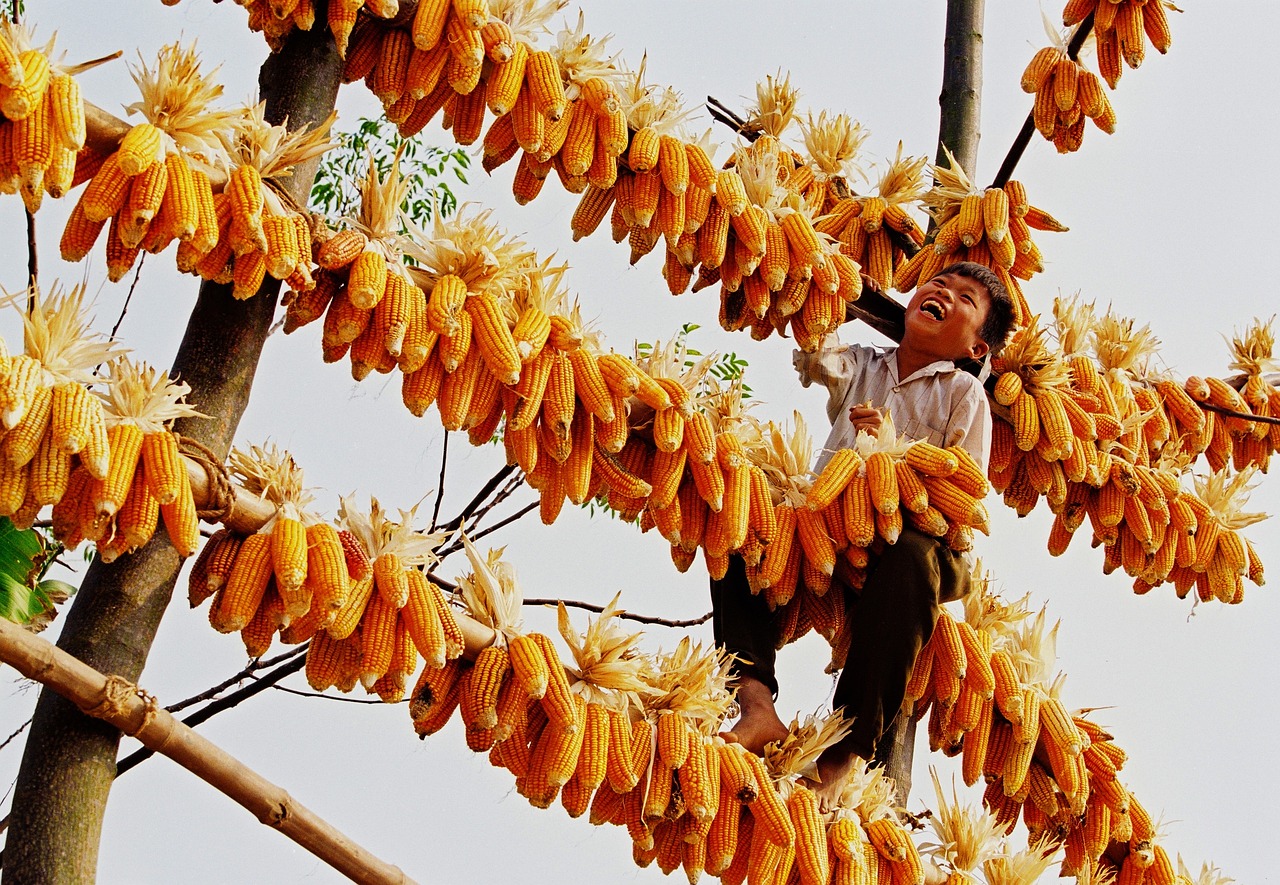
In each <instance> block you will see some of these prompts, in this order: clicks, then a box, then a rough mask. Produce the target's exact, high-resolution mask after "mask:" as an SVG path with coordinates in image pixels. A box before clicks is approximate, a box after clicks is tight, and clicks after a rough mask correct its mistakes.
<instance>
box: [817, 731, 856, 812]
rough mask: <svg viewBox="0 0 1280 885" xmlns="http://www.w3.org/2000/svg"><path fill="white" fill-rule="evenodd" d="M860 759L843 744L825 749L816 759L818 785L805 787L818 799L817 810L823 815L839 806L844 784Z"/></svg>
mask: <svg viewBox="0 0 1280 885" xmlns="http://www.w3.org/2000/svg"><path fill="white" fill-rule="evenodd" d="M860 758H861V757H860V756H858V754H857V753H855V752H854V751H853V749H852V748H850V747H847V746H845V745H844V744H842V743H841V744H835V745H833V746H830V747H827V749H825V750H823V751H822V755H821V756H819V757H818V778H819V779H820V783H816V784H815V783H812V782H809V781H808V779H807V778H806V786H808V787H809V788H810V789H811V790H813V792H814V794H815V795H816V796H817V798H818V810H819V811H820V812H822V813H823V814H826V813H827V812H829V811H834V810H835V809H836V807H837V806H838V805H839V804H840V794H841V793H842V792H843V791H844V783H845V780H846V779H847V778H848V776H849V773H850V772H851V771H853V767H854V766H855V765H856V764H857V762H858V759H860Z"/></svg>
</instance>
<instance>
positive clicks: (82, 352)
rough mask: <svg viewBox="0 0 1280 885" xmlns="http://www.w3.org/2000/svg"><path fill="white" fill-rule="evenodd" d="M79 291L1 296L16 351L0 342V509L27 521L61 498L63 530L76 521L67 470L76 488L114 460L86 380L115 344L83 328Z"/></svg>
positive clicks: (101, 475)
mask: <svg viewBox="0 0 1280 885" xmlns="http://www.w3.org/2000/svg"><path fill="white" fill-rule="evenodd" d="M84 292H85V289H84V285H83V284H81V285H77V286H73V287H72V288H71V289H70V290H69V291H67V292H65V293H64V292H63V291H61V290H60V289H59V288H58V287H57V286H56V285H55V287H54V289H53V291H52V292H51V293H50V294H49V295H47V296H44V295H42V294H41V292H40V290H39V288H38V287H32V288H31V289H29V290H26V291H24V292H19V293H17V294H13V295H9V296H7V297H6V298H5V303H6V304H7V306H10V307H12V308H14V309H15V310H17V311H20V312H21V316H22V325H23V352H22V353H18V354H14V355H12V356H10V355H9V352H8V349H7V348H3V345H2V344H0V348H3V356H2V357H0V367H2V368H0V515H3V516H8V517H10V518H11V519H12V520H13V522H14V523H15V524H16V525H19V526H22V527H30V526H31V524H32V523H33V522H34V521H35V519H36V516H37V514H38V513H39V512H40V510H41V508H43V507H45V506H48V505H57V504H59V503H60V502H65V503H64V504H63V508H62V510H59V511H58V512H57V513H55V534H58V535H60V536H63V537H67V536H68V533H70V532H71V529H72V528H73V527H74V526H75V525H78V524H79V523H80V518H79V514H78V513H77V514H76V515H75V516H74V518H72V514H71V513H70V511H71V510H72V509H73V508H78V507H79V506H80V505H81V496H76V497H69V496H68V494H67V492H68V488H69V484H70V481H71V477H72V474H73V473H76V472H77V471H79V472H82V473H84V474H85V476H86V478H85V479H84V480H81V481H80V486H81V488H83V487H84V483H87V482H88V481H89V478H91V479H92V480H94V481H95V482H98V483H101V482H104V481H105V480H106V479H107V478H108V476H109V474H110V472H111V467H112V461H113V460H114V453H113V452H112V451H111V444H110V441H109V435H108V433H107V420H106V413H105V410H104V409H103V402H102V400H101V399H99V398H98V397H96V396H94V395H93V393H91V392H90V390H89V385H90V384H93V383H95V382H96V381H99V379H96V378H95V377H94V369H95V367H96V366H98V365H99V364H101V363H105V362H109V361H111V360H113V359H116V358H117V357H118V356H119V355H120V353H121V349H120V347H119V345H117V344H116V343H115V342H113V341H110V340H107V339H106V337H105V336H103V335H101V334H99V333H97V332H93V331H91V330H90V328H89V326H90V323H91V322H92V320H91V318H90V317H89V316H88V315H87V306H86V305H85V303H84ZM86 506H89V505H87V504H86ZM90 521H92V517H91V520H90ZM77 543H78V541H77ZM71 546H74V545H71Z"/></svg>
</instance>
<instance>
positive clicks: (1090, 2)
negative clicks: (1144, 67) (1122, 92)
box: [1062, 0, 1182, 89]
mask: <svg viewBox="0 0 1280 885" xmlns="http://www.w3.org/2000/svg"><path fill="white" fill-rule="evenodd" d="M1181 11H1182V10H1181V9H1179V8H1178V7H1177V6H1175V5H1174V4H1173V3H1172V2H1170V0H1151V2H1148V0H1067V4H1066V7H1065V8H1064V9H1063V11H1062V23H1063V24H1064V25H1066V26H1067V27H1072V26H1074V25H1078V24H1080V23H1081V22H1083V21H1084V20H1085V18H1087V17H1088V16H1089V15H1092V16H1093V36H1094V38H1095V40H1096V43H1097V53H1098V72H1099V73H1101V74H1102V76H1103V78H1104V79H1105V80H1106V81H1107V85H1109V86H1110V87H1111V88H1112V89H1115V88H1116V83H1118V82H1119V81H1120V74H1121V73H1122V71H1123V69H1122V68H1121V67H1120V60H1121V59H1124V63H1125V64H1127V65H1128V66H1129V67H1131V68H1135V69H1136V68H1137V67H1138V66H1139V65H1141V64H1142V59H1143V57H1144V56H1145V55H1146V51H1147V41H1148V40H1150V41H1151V46H1152V48H1153V49H1155V50H1156V51H1157V52H1159V53H1160V54H1161V55H1164V54H1165V53H1166V52H1168V51H1169V46H1170V44H1171V43H1172V42H1173V40H1172V36H1171V35H1170V33H1169V18H1168V14H1169V13H1170V12H1181Z"/></svg>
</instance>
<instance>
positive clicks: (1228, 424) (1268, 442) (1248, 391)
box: [1187, 319, 1280, 473]
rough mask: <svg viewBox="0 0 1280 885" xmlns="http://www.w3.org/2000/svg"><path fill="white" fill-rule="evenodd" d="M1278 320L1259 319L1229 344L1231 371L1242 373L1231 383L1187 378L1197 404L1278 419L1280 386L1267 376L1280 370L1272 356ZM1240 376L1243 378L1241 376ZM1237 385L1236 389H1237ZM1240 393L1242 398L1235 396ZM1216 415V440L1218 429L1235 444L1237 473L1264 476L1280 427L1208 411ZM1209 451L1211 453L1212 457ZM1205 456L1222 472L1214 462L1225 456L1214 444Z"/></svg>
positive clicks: (1278, 444)
mask: <svg viewBox="0 0 1280 885" xmlns="http://www.w3.org/2000/svg"><path fill="white" fill-rule="evenodd" d="M1273 322H1274V319H1271V320H1268V321H1267V322H1265V323H1264V322H1262V321H1261V320H1257V319H1255V320H1254V321H1253V322H1252V323H1251V324H1250V325H1249V327H1248V328H1247V329H1246V330H1245V333H1244V334H1243V335H1240V334H1236V335H1234V336H1233V337H1232V339H1231V357H1232V358H1231V362H1230V363H1229V364H1228V365H1229V368H1231V369H1233V370H1234V371H1236V372H1239V373H1240V376H1236V377H1234V378H1232V379H1230V380H1229V381H1228V382H1221V381H1219V379H1217V378H1213V379H1208V378H1206V379H1204V381H1203V383H1201V382H1199V381H1195V380H1193V379H1190V378H1189V379H1187V391H1188V393H1190V394H1191V396H1192V398H1193V399H1195V400H1196V401H1197V402H1198V403H1208V404H1210V405H1212V406H1215V407H1217V408H1223V409H1226V410H1228V411H1231V412H1236V413H1237V414H1239V415H1257V416H1258V417H1259V418H1263V419H1276V418H1280V387H1276V385H1275V384H1273V383H1272V382H1271V381H1269V380H1267V378H1266V375H1267V374H1273V375H1274V373H1275V372H1277V371H1280V364H1277V362H1276V360H1275V359H1274V356H1273V351H1274V349H1275V343H1276V339H1275V333H1274V332H1272V330H1271V324H1272V323H1273ZM1241 376H1242V377H1241ZM1237 384H1238V385H1239V387H1238V388H1237V386H1236V385H1237ZM1237 389H1238V391H1239V395H1235V396H1233V395H1232V393H1231V392H1232V391H1236V390H1237ZM1210 414H1212V415H1213V420H1214V426H1215V430H1214V431H1213V433H1214V435H1215V437H1219V436H1220V435H1221V432H1220V431H1218V430H1217V429H1216V428H1217V424H1218V423H1221V424H1222V425H1223V429H1224V430H1226V432H1227V434H1228V435H1229V436H1230V439H1231V463H1232V466H1233V467H1234V468H1235V469H1236V470H1244V469H1245V468H1246V467H1253V466H1256V467H1258V468H1259V469H1260V470H1262V472H1263V473H1266V472H1267V467H1268V464H1269V462H1270V459H1271V453H1272V452H1274V451H1280V423H1272V422H1268V421H1266V420H1263V421H1252V422H1251V421H1249V420H1248V419H1247V418H1243V417H1240V418H1233V417H1227V416H1224V415H1223V414H1222V413H1211V412H1209V411H1207V410H1206V411H1205V418H1206V420H1207V419H1208V417H1209V415H1210ZM1211 452H1212V453H1213V454H1211ZM1205 456H1206V457H1207V458H1209V459H1210V462H1209V466H1210V467H1211V468H1213V469H1214V470H1221V469H1222V466H1225V465H1224V464H1218V463H1215V462H1216V461H1217V460H1218V459H1219V458H1220V457H1221V453H1220V451H1219V447H1218V446H1215V445H1214V444H1213V443H1212V442H1211V443H1210V446H1209V450H1207V451H1206V452H1205Z"/></svg>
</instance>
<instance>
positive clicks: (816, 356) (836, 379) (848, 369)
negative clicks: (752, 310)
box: [791, 334, 859, 424]
mask: <svg viewBox="0 0 1280 885" xmlns="http://www.w3.org/2000/svg"><path fill="white" fill-rule="evenodd" d="M858 361H859V349H858V348H856V347H849V346H848V345H846V344H844V343H842V342H841V341H840V338H839V336H837V335H835V334H831V335H828V336H826V337H825V338H824V339H823V340H822V346H821V347H819V348H818V349H817V351H815V352H814V353H805V352H804V351H801V350H797V351H793V352H792V355H791V364H792V365H793V366H794V367H795V370H796V372H797V373H798V374H799V375H800V384H801V386H803V387H808V386H809V385H810V384H813V383H814V382H815V381H816V382H817V383H819V384H821V385H823V386H824V387H826V388H827V420H829V421H830V422H831V423H832V424H834V423H835V421H836V419H837V418H838V417H839V416H840V413H841V411H843V407H844V402H845V398H846V397H847V396H848V393H849V388H850V386H851V385H852V384H853V381H854V378H856V377H857V374H858Z"/></svg>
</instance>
